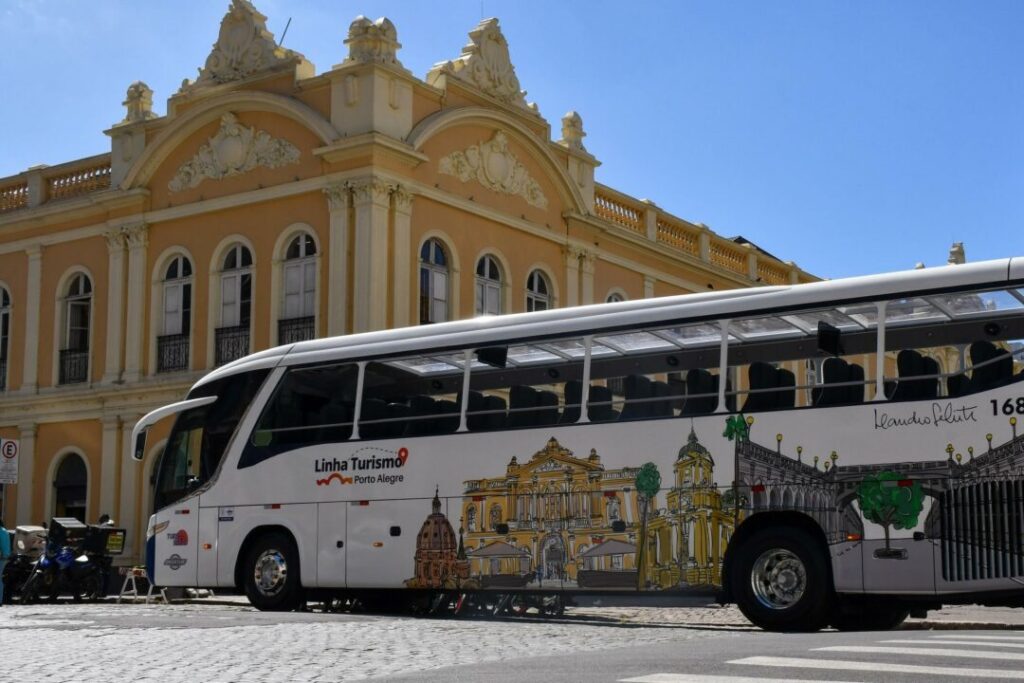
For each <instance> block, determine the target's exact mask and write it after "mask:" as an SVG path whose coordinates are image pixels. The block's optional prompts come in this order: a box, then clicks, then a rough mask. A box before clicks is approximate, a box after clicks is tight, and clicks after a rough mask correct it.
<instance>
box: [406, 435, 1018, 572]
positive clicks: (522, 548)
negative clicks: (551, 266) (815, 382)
mask: <svg viewBox="0 0 1024 683" xmlns="http://www.w3.org/2000/svg"><path fill="white" fill-rule="evenodd" d="M752 423H753V420H752V419H750V418H744V416H742V415H738V416H733V417H731V418H728V419H727V420H726V424H725V432H724V433H723V434H722V435H721V436H722V437H725V438H726V439H728V441H727V442H723V441H721V440H719V439H717V436H718V434H714V435H712V436H713V437H715V442H716V443H719V444H721V443H728V442H731V443H732V445H733V449H734V452H732V453H729V452H724V453H721V454H719V455H718V457H719V458H726V459H729V460H733V461H734V463H735V467H736V470H735V471H736V472H737V480H738V481H739V482H740V485H739V487H738V491H739V500H736V498H735V493H734V490H735V489H734V488H733V486H732V485H731V482H729V483H724V484H723V483H717V482H716V481H715V455H713V454H712V453H711V452H710V451H709V449H708V448H707V447H705V445H704V444H702V443H701V440H700V438H699V437H698V434H697V431H696V428H695V427H694V426H693V425H691V427H690V431H689V435H688V436H687V438H686V442H685V443H684V444H683V446H682V447H681V448H679V449H678V452H677V454H676V456H675V459H674V460H673V462H672V465H671V472H666V473H665V474H666V475H667V476H663V474H662V473H661V472H659V471H658V468H657V467H656V465H655V464H654V463H651V462H647V463H637V464H636V465H633V466H625V467H618V468H612V469H609V468H606V467H605V465H604V464H603V462H602V455H601V454H600V453H598V451H597V449H595V448H591V449H590V452H589V454H588V455H587V456H586V457H583V458H580V457H577V456H576V454H575V453H574V452H573V451H572V450H570V449H568V448H566V447H565V446H563V445H562V444H561V443H559V441H558V440H557V439H556V438H555V437H551V438H549V439H548V441H547V443H546V444H544V446H543V447H542V448H541V449H540V450H538V451H536V452H535V453H533V455H532V456H530V457H529V458H528V459H525V461H524V462H520V461H519V459H518V458H517V457H515V456H513V457H512V458H511V460H510V461H509V462H508V464H507V466H506V470H505V474H504V476H495V477H492V478H486V479H476V480H469V481H464V482H463V491H464V493H463V496H462V498H461V501H453V503H455V507H454V509H455V510H457V511H458V514H459V519H458V520H454V523H453V521H450V520H449V519H448V517H447V516H446V515H445V514H444V513H443V512H442V507H443V506H442V502H441V499H440V498H439V497H438V496H437V495H436V494H435V497H434V499H433V500H432V501H431V511H430V513H429V514H428V515H427V517H426V519H425V521H424V522H423V525H422V527H421V529H420V533H419V534H418V535H417V537H416V550H415V555H414V557H413V566H414V575H413V577H412V578H410V579H408V580H407V581H406V582H405V585H406V586H407V587H410V588H435V589H436V588H448V589H456V588H457V589H462V590H475V589H481V588H482V589H522V590H533V589H556V590H572V589H584V590H585V589H603V590H664V591H676V592H685V591H694V592H707V590H708V589H709V588H712V589H713V588H716V587H719V586H720V585H721V581H722V561H723V557H724V554H725V550H726V547H727V546H728V543H729V539H730V538H731V536H732V533H733V531H734V529H735V527H736V525H737V520H739V522H742V521H743V520H744V519H745V518H746V517H748V516H749V515H753V514H758V513H760V512H765V511H768V510H772V511H779V510H795V511H799V512H802V513H804V514H806V515H808V516H810V517H811V518H813V519H814V520H815V521H817V522H818V524H819V525H820V527H821V529H822V530H823V532H824V533H825V536H826V539H827V541H828V543H829V544H830V545H832V546H840V545H844V544H845V547H846V552H849V551H851V550H858V551H859V546H860V543H861V542H862V540H863V539H864V538H865V525H866V524H873V525H878V526H879V527H881V529H882V531H883V532H884V544H882V543H875V544H872V550H871V553H872V556H873V557H874V558H875V559H879V560H894V561H899V560H908V559H911V560H914V561H913V562H909V563H907V564H906V565H903V566H904V567H906V568H911V567H910V565H914V566H913V567H912V570H913V571H917V570H918V567H917V566H916V564H917V563H918V562H920V561H921V558H912V557H909V556H908V551H907V548H906V547H905V546H906V545H907V544H906V542H905V540H906V538H905V537H906V534H904V535H903V536H902V537H901V538H903V540H902V541H901V540H899V539H896V538H891V535H892V533H891V532H896V531H902V532H911V531H914V530H920V531H919V535H918V539H919V540H927V541H928V542H929V543H931V544H934V546H935V547H936V548H937V549H938V550H937V551H936V552H941V560H942V576H943V578H944V579H945V580H946V581H958V580H969V579H977V578H1004V577H1010V576H1020V575H1024V554H1022V553H1021V552H1020V548H1017V550H1016V551H1015V552H1014V551H1013V550H1012V548H1013V547H1016V546H1014V544H1017V545H1020V543H1021V541H1020V538H1019V536H1020V530H1019V529H1018V530H1016V531H1013V530H1012V529H1010V528H1009V526H1007V524H1008V522H1007V521H1006V520H1008V519H1010V516H1012V515H1014V514H1019V513H1020V512H1021V510H1022V508H1024V483H1022V475H1024V436H1018V435H1017V433H1016V420H1015V419H1014V420H1011V427H1012V431H1013V436H1012V438H1011V439H1010V440H1009V441H1007V442H1006V443H1004V444H1002V445H998V446H993V444H992V442H993V436H992V435H991V434H988V435H986V439H987V442H988V449H987V451H986V452H984V453H981V454H975V453H974V449H973V448H969V449H968V454H967V457H966V459H965V458H964V457H963V456H962V455H961V454H959V453H956V454H955V455H954V449H953V448H952V446H948V447H947V453H946V455H947V457H946V458H945V459H941V460H929V461H917V462H896V463H881V464H879V463H875V464H870V465H844V464H839V462H838V455H837V454H836V452H835V451H833V452H832V453H831V454H830V456H829V457H826V458H823V459H819V458H818V457H814V458H811V459H809V461H805V460H804V458H803V453H802V449H800V448H797V452H796V454H795V457H793V456H790V455H788V454H786V453H784V452H783V451H782V448H781V443H782V438H781V437H782V435H781V434H780V435H777V436H776V444H775V447H774V448H771V447H768V446H764V445H762V444H760V443H758V442H757V441H755V440H753V439H751V438H750V425H751V424H752ZM704 424H705V425H707V424H708V423H706V422H705V423H704ZM719 424H720V423H719ZM730 464H732V463H730ZM729 469H732V468H729ZM1007 475H1012V476H1013V478H1012V479H1010V478H1009V477H1008V476H1007ZM986 511H987V512H986ZM986 515H987V516H986ZM968 519H970V520H971V521H970V523H968ZM456 525H457V526H456ZM920 534H923V536H921V535H920ZM643 539H646V543H644V542H643ZM876 546H877V547H876ZM1004 546H1005V547H1004ZM1003 551H1006V552H1009V555H1007V556H1006V559H1005V560H1004V559H1002V557H1001V556H1000V555H999V553H1000V552H1003ZM927 557H931V551H930V550H929V551H928V553H927ZM929 561H930V560H929Z"/></svg>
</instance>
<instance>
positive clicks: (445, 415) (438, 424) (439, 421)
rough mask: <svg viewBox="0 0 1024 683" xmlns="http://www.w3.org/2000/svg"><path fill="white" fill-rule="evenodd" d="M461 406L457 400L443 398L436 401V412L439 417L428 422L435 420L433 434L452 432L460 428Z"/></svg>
mask: <svg viewBox="0 0 1024 683" xmlns="http://www.w3.org/2000/svg"><path fill="white" fill-rule="evenodd" d="M460 409H461V407H460V405H459V404H458V403H456V402H455V401H450V400H448V399H441V400H437V401H434V414H435V415H437V417H436V418H435V419H434V420H428V422H434V425H435V426H434V428H433V429H432V430H431V431H430V433H431V434H451V433H452V432H454V431H456V430H458V428H459V418H460V417H461V416H460V415H459V411H460Z"/></svg>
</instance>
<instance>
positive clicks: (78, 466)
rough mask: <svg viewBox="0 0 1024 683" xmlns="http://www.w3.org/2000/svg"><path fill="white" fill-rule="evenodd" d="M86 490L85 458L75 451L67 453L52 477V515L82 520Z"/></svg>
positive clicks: (87, 476)
mask: <svg viewBox="0 0 1024 683" xmlns="http://www.w3.org/2000/svg"><path fill="white" fill-rule="evenodd" d="M88 491H89V471H88V470H87V469H86V467H85V460H84V459H83V458H82V456H81V455H79V454H77V453H68V454H67V455H65V456H64V458H63V459H62V460H61V461H60V464H59V465H58V466H57V471H56V475H55V476H54V478H53V516H54V517H74V518H75V519H78V520H84V519H85V517H86V498H87V496H88Z"/></svg>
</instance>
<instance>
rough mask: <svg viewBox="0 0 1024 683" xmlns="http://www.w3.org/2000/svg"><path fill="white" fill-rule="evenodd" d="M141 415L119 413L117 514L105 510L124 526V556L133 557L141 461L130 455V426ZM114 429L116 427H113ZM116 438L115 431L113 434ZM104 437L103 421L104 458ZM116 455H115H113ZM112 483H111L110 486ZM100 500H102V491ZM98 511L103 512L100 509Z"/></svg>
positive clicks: (105, 425)
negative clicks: (119, 482)
mask: <svg viewBox="0 0 1024 683" xmlns="http://www.w3.org/2000/svg"><path fill="white" fill-rule="evenodd" d="M140 417H142V416H141V415H121V416H120V420H121V448H120V451H118V450H117V449H116V448H115V454H116V453H118V452H120V458H121V501H120V504H119V505H118V507H117V515H116V516H114V513H112V512H110V511H107V512H108V514H110V515H111V516H112V517H114V520H115V521H116V522H117V525H118V526H120V527H124V529H125V532H126V533H125V548H124V555H125V557H129V558H132V557H135V543H136V540H137V539H138V537H139V524H138V522H139V519H138V502H139V499H140V498H141V496H140V495H139V494H140V491H139V483H138V482H139V472H140V471H141V470H142V463H140V462H135V461H134V460H132V459H131V457H132V427H134V426H135V423H136V422H137V421H138V419H139V418H140ZM114 429H116V427H115V428H114ZM114 438H116V433H115V435H114ZM106 439H107V423H106V422H104V423H103V444H104V452H103V454H104V458H106V450H105V447H106ZM115 457H116V456H115ZM110 478H111V482H113V479H114V475H113V474H111V475H110ZM112 485H113V484H111V486H112ZM100 495H101V500H102V495H103V494H102V493H101V494H100ZM100 512H103V510H101V511H100ZM146 514H147V513H146V511H145V510H144V511H143V515H144V516H146Z"/></svg>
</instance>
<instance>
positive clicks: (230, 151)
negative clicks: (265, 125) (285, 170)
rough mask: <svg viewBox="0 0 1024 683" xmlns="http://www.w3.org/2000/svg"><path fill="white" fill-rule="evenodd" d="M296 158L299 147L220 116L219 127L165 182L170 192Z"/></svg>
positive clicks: (231, 117) (297, 158)
mask: <svg viewBox="0 0 1024 683" xmlns="http://www.w3.org/2000/svg"><path fill="white" fill-rule="evenodd" d="M298 161H299V149H298V148H297V147H296V146H295V145H293V144H292V143H290V142H288V141H287V140H282V139H279V138H273V137H271V136H270V133H267V132H266V131H262V130H260V131H258V130H256V128H255V127H249V128H246V127H245V126H243V125H242V124H241V123H239V122H238V119H237V118H236V117H235V115H234V114H232V113H230V112H229V113H227V114H224V115H223V116H221V117H220V130H218V131H217V133H216V135H214V136H213V137H212V138H210V139H209V140H207V142H206V144H205V145H203V146H202V147H200V148H199V151H198V152H196V155H195V156H194V157H192V158H191V159H189V160H188V161H186V162H185V163H184V164H182V165H181V168H179V169H178V172H177V173H175V174H174V178H172V179H171V182H169V183H168V184H167V187H168V188H169V189H170V190H171V192H181V191H182V190H185V189H189V188H193V187H196V186H197V185H199V183H201V182H203V180H204V179H206V178H210V179H212V180H219V179H221V178H228V177H230V176H233V175H240V174H242V173H245V172H247V171H251V170H252V169H254V168H256V167H258V166H263V167H265V168H277V167H278V166H284V165H286V164H296V163H298Z"/></svg>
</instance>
